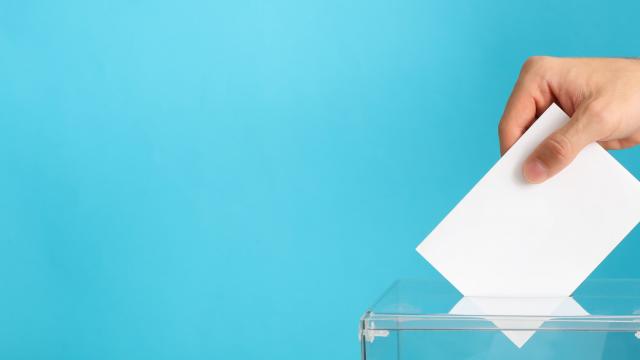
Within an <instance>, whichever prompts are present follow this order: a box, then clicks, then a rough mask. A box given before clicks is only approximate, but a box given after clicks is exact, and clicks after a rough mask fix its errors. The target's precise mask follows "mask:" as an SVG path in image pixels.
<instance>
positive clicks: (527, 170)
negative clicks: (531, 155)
mask: <svg viewBox="0 0 640 360" xmlns="http://www.w3.org/2000/svg"><path fill="white" fill-rule="evenodd" d="M523 174H524V178H525V179H526V180H527V181H528V182H530V183H532V184H539V183H541V182H543V181H545V180H547V178H548V177H549V169H547V167H546V166H545V165H544V163H543V162H542V161H540V160H538V159H534V160H531V161H528V162H527V163H526V164H525V165H524V171H523Z"/></svg>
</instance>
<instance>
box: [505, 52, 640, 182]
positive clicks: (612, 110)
mask: <svg viewBox="0 0 640 360" xmlns="http://www.w3.org/2000/svg"><path fill="white" fill-rule="evenodd" d="M553 102H556V103H557V104H558V105H559V106H560V107H561V108H562V109H563V110H564V111H565V112H566V113H567V114H569V116H571V120H570V121H569V122H568V123H567V124H566V125H565V126H563V127H562V128H561V129H559V130H558V131H556V132H555V133H553V134H551V135H550V136H549V137H548V138H547V139H545V140H544V141H543V142H542V144H540V146H538V148H537V149H536V150H534V152H533V153H532V154H531V155H530V156H529V158H528V159H527V160H526V161H525V163H524V167H523V174H524V177H525V179H526V180H527V181H528V182H531V183H541V182H543V181H545V180H546V179H548V178H549V177H551V176H553V175H555V174H557V173H558V172H559V171H560V170H562V169H564V168H565V167H566V166H567V165H568V164H569V163H570V162H571V161H572V160H573V159H574V158H575V157H576V155H578V153H579V152H580V150H582V148H584V147H585V146H586V145H588V144H590V143H592V142H596V141H597V142H599V143H600V145H602V146H603V147H605V148H606V149H622V148H628V147H631V146H634V145H636V144H638V143H640V60H636V59H606V58H601V59H596V58H593V59H587V58H585V59H568V58H553V57H532V58H530V59H528V60H527V61H526V63H525V64H524V66H523V67H522V71H521V72H520V77H519V78H518V81H517V83H516V85H515V87H514V89H513V92H512V93H511V97H510V98H509V102H508V103H507V106H506V108H505V110H504V115H503V116H502V119H501V120H500V126H499V134H500V151H501V153H502V154H504V153H505V152H506V151H507V150H508V149H509V148H510V147H511V146H512V145H513V143H515V142H516V140H518V138H519V137H520V136H521V135H522V134H523V133H524V132H525V131H526V130H527V128H528V127H529V126H530V125H531V123H533V122H534V121H535V119H536V118H537V117H538V116H539V115H540V114H542V113H543V112H544V111H545V110H546V109H547V108H548V107H549V105H551V103H553Z"/></svg>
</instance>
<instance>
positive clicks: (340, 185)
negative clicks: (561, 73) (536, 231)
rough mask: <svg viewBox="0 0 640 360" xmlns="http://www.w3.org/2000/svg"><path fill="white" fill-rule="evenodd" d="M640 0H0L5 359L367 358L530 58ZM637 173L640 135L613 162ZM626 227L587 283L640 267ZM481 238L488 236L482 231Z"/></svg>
mask: <svg viewBox="0 0 640 360" xmlns="http://www.w3.org/2000/svg"><path fill="white" fill-rule="evenodd" d="M639 13H640V3H638V2H636V1H613V2H608V3H606V4H605V3H604V2H599V1H592V2H585V1H570V2H560V1H551V0H548V1H528V2H516V1H506V0H505V1H497V2H487V1H484V2H481V1H433V0H430V1H409V0H387V1H375V0H374V1H371V0H369V1H364V0H361V1H339V0H328V1H327V0H314V1H307V0H303V1H298V0H276V1H260V0H257V1H246V0H239V1H226V2H222V1H198V0H182V1H146V0H139V1H113V0H109V1H107V0H104V1H84V0H82V1H81V0H78V1H70V0H64V1H26V0H0V354H2V358H11V359H54V358H60V359H357V358H358V356H359V345H358V341H357V336H356V335H357V320H358V317H359V316H360V314H361V313H362V312H363V310H365V308H366V306H367V305H368V304H370V303H371V302H372V301H373V300H374V298H375V297H376V296H377V295H378V294H379V293H380V292H381V291H382V290H383V289H384V288H385V287H386V286H387V285H388V284H389V283H390V282H391V281H392V280H393V279H395V278H399V277H437V276H438V275H437V274H436V273H435V272H434V271H433V270H432V269H430V268H429V266H428V265H427V264H426V262H424V261H423V260H422V259H421V258H420V257H419V256H418V254H417V253H416V252H415V251H414V247H415V246H416V245H417V244H418V242H419V241H420V240H421V239H422V238H423V236H424V235H425V234H426V233H427V232H429V231H430V230H431V229H432V228H433V227H434V226H435V225H436V223H437V222H438V221H439V220H440V219H441V218H442V217H443V216H444V215H445V214H446V213H447V212H448V211H449V210H450V209H451V208H452V207H453V206H454V204H455V203H456V202H457V201H458V200H459V199H460V198H461V197H462V196H463V195H464V194H465V193H466V192H467V191H468V190H469V189H470V188H471V186H472V185H473V184H474V183H475V182H476V181H477V180H478V179H479V178H480V177H481V176H482V174H483V173H484V172H485V171H486V170H487V169H488V168H489V167H490V166H491V164H492V163H493V162H494V161H496V159H497V158H498V143H497V131H496V125H497V121H498V119H499V117H500V115H501V112H502V107H503V106H504V103H505V101H506V98H507V96H508V95H509V91H510V89H511V86H512V84H513V82H514V80H515V78H516V76H517V73H518V70H519V66H520V64H521V63H522V62H523V61H524V60H525V58H526V57H527V56H529V55H532V54H554V55H564V56H568V55H588V56H612V55H616V56H636V55H639V54H640V36H639V35H640V31H639V28H638V14H639ZM615 155H616V157H617V158H618V159H620V160H621V161H622V162H623V163H624V164H625V165H626V166H627V167H628V168H629V169H630V170H631V171H632V172H633V173H634V174H635V175H636V176H640V160H639V158H638V155H640V149H637V150H631V151H626V152H617V153H615ZM639 237H640V232H638V231H636V232H634V233H632V235H630V236H629V238H628V239H627V240H626V241H625V242H624V243H623V245H621V246H620V247H619V248H618V249H617V250H616V251H615V253H614V254H613V255H611V257H610V258H609V259H608V260H607V261H606V262H605V263H604V264H603V265H602V266H601V267H600V268H599V269H598V270H597V271H596V274H595V275H594V276H600V277H603V276H615V277H631V276H640V267H638V266H637V265H636V264H637V259H638V255H639V254H640V239H639ZM480 241H481V240H480Z"/></svg>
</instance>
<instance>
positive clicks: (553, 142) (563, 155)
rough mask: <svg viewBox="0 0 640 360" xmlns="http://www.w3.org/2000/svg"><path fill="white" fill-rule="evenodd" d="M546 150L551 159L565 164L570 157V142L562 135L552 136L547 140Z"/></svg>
mask: <svg viewBox="0 0 640 360" xmlns="http://www.w3.org/2000/svg"><path fill="white" fill-rule="evenodd" d="M546 150H547V151H548V153H549V155H551V156H552V157H553V158H555V159H558V160H560V161H562V162H565V161H567V160H569V158H570V156H571V152H572V146H571V141H569V139H568V138H567V137H566V136H565V135H563V134H559V133H558V134H553V135H551V136H550V137H549V138H548V139H547V146H546Z"/></svg>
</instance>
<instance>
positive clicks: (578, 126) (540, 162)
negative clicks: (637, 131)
mask: <svg viewBox="0 0 640 360" xmlns="http://www.w3.org/2000/svg"><path fill="white" fill-rule="evenodd" d="M599 123H600V122H598V121H590V120H589V118H588V116H585V115H582V114H580V111H576V114H574V117H573V118H572V119H571V120H570V121H569V122H568V123H567V124H566V125H564V126H563V127H562V128H560V129H558V130H556V132H554V133H553V134H551V135H549V137H547V138H546V139H545V140H544V141H543V142H542V143H541V144H540V145H538V147H537V148H536V149H535V150H534V151H533V153H532V154H531V155H530V156H529V158H527V160H526V161H525V163H524V167H523V175H524V178H525V179H526V180H527V181H528V182H530V183H533V184H538V183H541V182H543V181H545V180H547V179H548V178H550V177H552V176H554V175H555V174H557V173H559V172H560V171H561V170H562V169H564V168H565V167H566V166H567V165H569V164H570V163H571V161H573V159H575V157H576V156H577V155H578V153H579V152H580V150H582V149H583V148H584V147H585V146H587V145H588V144H590V143H592V142H595V141H596V140H599V139H598V138H599V136H600V132H601V131H600V129H599V128H598V126H597V124H599Z"/></svg>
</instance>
